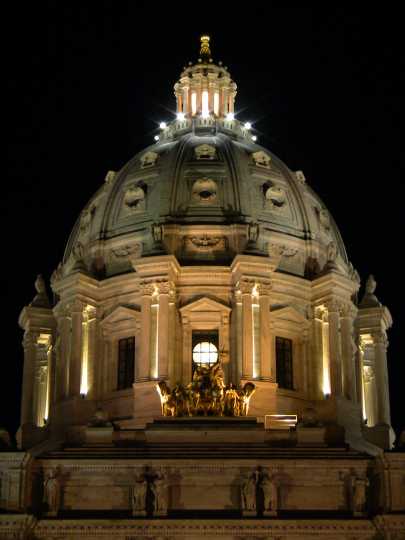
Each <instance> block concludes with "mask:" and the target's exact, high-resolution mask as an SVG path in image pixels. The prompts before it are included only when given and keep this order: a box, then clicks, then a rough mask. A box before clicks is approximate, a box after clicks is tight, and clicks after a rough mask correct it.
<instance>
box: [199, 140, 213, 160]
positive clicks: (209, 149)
mask: <svg viewBox="0 0 405 540" xmlns="http://www.w3.org/2000/svg"><path fill="white" fill-rule="evenodd" d="M194 154H195V157H196V159H197V160H203V159H215V158H216V157H217V151H216V148H215V146H212V145H211V144H200V145H199V146H196V147H195V148H194Z"/></svg>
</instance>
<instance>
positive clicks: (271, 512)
mask: <svg viewBox="0 0 405 540" xmlns="http://www.w3.org/2000/svg"><path fill="white" fill-rule="evenodd" d="M263 516H264V517H277V510H265V511H264V512H263Z"/></svg>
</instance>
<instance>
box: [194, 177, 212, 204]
mask: <svg viewBox="0 0 405 540" xmlns="http://www.w3.org/2000/svg"><path fill="white" fill-rule="evenodd" d="M192 196H193V199H194V200H196V201H198V202H200V203H209V202H212V201H214V200H215V199H216V197H217V185H216V183H215V182H214V181H213V180H210V179H209V178H203V179H201V180H197V181H196V182H194V185H193V192H192Z"/></svg>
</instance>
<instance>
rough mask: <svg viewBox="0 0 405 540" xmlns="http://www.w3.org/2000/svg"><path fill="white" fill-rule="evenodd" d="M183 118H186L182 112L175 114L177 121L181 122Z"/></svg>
mask: <svg viewBox="0 0 405 540" xmlns="http://www.w3.org/2000/svg"><path fill="white" fill-rule="evenodd" d="M185 118H186V115H185V114H184V112H178V113H177V120H179V122H182V121H183V120H184V119H185Z"/></svg>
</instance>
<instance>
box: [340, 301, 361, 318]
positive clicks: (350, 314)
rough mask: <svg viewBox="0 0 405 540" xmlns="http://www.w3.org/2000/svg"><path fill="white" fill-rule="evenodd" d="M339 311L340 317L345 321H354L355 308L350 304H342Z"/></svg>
mask: <svg viewBox="0 0 405 540" xmlns="http://www.w3.org/2000/svg"><path fill="white" fill-rule="evenodd" d="M339 311H340V316H341V317H343V318H347V319H354V318H355V317H356V315H357V308H356V306H355V305H354V304H353V303H352V302H347V303H342V305H341V306H340V308H339Z"/></svg>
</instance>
